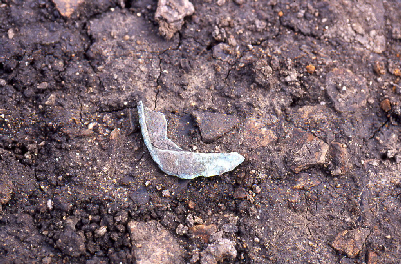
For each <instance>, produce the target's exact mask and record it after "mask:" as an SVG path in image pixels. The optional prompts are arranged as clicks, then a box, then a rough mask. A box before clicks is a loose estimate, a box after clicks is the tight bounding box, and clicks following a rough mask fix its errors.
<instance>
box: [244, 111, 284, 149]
mask: <svg viewBox="0 0 401 264" xmlns="http://www.w3.org/2000/svg"><path fill="white" fill-rule="evenodd" d="M240 133H241V141H240V142H241V143H242V144H243V145H245V146H249V147H252V148H258V147H266V146H268V145H269V144H271V143H272V142H274V141H276V140H277V136H276V134H275V133H274V132H273V130H271V129H268V124H265V122H264V120H261V119H255V118H249V119H247V120H246V122H245V124H244V125H243V126H242V127H241V129H240Z"/></svg>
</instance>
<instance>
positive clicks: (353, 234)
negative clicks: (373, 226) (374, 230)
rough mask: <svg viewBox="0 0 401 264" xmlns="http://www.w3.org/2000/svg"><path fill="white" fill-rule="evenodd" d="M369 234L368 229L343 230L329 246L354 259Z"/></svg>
mask: <svg viewBox="0 0 401 264" xmlns="http://www.w3.org/2000/svg"><path fill="white" fill-rule="evenodd" d="M369 234H370V230H369V229H368V228H358V229H355V230H345V231H342V232H340V233H339V234H338V235H337V236H336V238H335V239H334V241H333V243H332V244H331V246H332V247H333V248H334V249H335V250H337V251H340V252H342V253H344V254H346V255H347V256H348V257H350V258H355V257H357V256H358V254H359V253H360V252H361V251H362V247H363V245H364V243H365V240H366V238H367V237H368V235H369Z"/></svg>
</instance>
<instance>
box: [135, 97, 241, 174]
mask: <svg viewBox="0 0 401 264" xmlns="http://www.w3.org/2000/svg"><path fill="white" fill-rule="evenodd" d="M138 114H139V123H140V125H141V132H142V136H143V140H144V141H145V144H146V147H147V148H148V150H149V152H150V155H151V156H152V158H153V160H154V161H155V162H156V163H157V164H158V165H159V167H160V169H161V170H162V171H163V172H165V173H166V174H168V175H174V176H177V177H179V178H182V179H193V178H196V177H199V176H204V177H210V176H214V175H221V174H223V173H225V172H227V171H231V170H233V169H234V168H235V167H237V166H238V165H239V164H241V163H242V162H243V161H244V157H243V156H242V155H240V154H239V153H237V152H231V153H194V152H189V151H184V150H182V149H181V148H180V147H179V146H177V145H176V144H175V143H174V142H173V141H171V140H170V139H168V138H167V121H166V118H165V116H164V115H163V114H162V113H159V112H155V111H152V110H149V109H148V108H146V107H144V105H143V103H142V101H140V102H138Z"/></svg>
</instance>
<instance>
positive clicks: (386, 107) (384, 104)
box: [380, 98, 391, 113]
mask: <svg viewBox="0 0 401 264" xmlns="http://www.w3.org/2000/svg"><path fill="white" fill-rule="evenodd" d="M380 108H381V109H382V110H383V111H384V112H386V113H387V112H388V111H390V110H391V103H390V100H389V99H387V98H386V99H384V100H383V101H381V103H380Z"/></svg>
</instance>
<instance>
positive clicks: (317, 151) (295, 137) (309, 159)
mask: <svg viewBox="0 0 401 264" xmlns="http://www.w3.org/2000/svg"><path fill="white" fill-rule="evenodd" d="M291 138H292V139H291V142H290V144H292V146H293V147H292V148H291V150H290V152H289V155H288V158H289V164H290V167H291V169H292V170H293V171H294V172H295V173H299V172H300V171H302V170H304V169H307V168H309V167H311V166H314V165H323V164H325V163H326V156H327V152H328V150H329V145H328V144H327V143H325V142H324V141H323V140H321V139H319V138H317V137H315V136H314V135H312V134H311V133H309V132H306V131H303V130H301V129H294V131H293V133H292V136H291Z"/></svg>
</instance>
